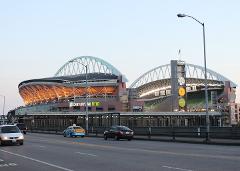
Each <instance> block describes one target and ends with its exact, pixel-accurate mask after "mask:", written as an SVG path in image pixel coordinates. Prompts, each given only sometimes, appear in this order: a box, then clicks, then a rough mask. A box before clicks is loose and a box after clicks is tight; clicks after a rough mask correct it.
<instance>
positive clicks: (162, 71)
mask: <svg viewBox="0 0 240 171" xmlns="http://www.w3.org/2000/svg"><path fill="white" fill-rule="evenodd" d="M185 69H186V78H197V79H204V67H201V66H198V65H193V64H187V63H186V64H185ZM170 78H171V66H170V64H166V65H161V66H158V67H156V68H153V69H151V70H150V71H148V72H146V73H144V74H143V75H141V76H140V77H139V78H138V79H136V80H135V81H134V82H133V83H132V84H131V85H130V88H137V87H140V86H142V85H144V84H147V83H150V82H153V81H157V80H161V79H170ZM207 79H208V80H216V81H221V82H223V83H224V82H225V81H230V84H231V87H237V84H235V83H234V82H232V81H231V80H229V79H228V78H226V77H224V76H223V75H221V74H219V73H217V72H215V71H213V70H210V69H207Z"/></svg>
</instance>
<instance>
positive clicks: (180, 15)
mask: <svg viewBox="0 0 240 171" xmlns="http://www.w3.org/2000/svg"><path fill="white" fill-rule="evenodd" d="M177 16H178V17H186V16H187V15H186V14H177Z"/></svg>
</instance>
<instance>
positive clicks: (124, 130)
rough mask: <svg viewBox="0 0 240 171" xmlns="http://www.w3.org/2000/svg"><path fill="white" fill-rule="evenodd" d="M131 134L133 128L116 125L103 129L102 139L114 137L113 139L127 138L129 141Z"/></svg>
mask: <svg viewBox="0 0 240 171" xmlns="http://www.w3.org/2000/svg"><path fill="white" fill-rule="evenodd" d="M133 134H134V132H133V130H131V129H129V128H128V127H126V126H121V125H116V126H112V127H110V128H109V129H108V130H106V131H104V139H105V140H107V139H108V138H114V139H115V140H119V139H127V140H128V141H131V140H132V138H133Z"/></svg>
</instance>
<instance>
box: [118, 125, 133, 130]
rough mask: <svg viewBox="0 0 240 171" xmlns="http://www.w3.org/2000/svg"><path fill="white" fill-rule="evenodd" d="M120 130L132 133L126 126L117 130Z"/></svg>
mask: <svg viewBox="0 0 240 171" xmlns="http://www.w3.org/2000/svg"><path fill="white" fill-rule="evenodd" d="M117 129H118V130H121V131H131V130H130V129H129V128H128V127H126V126H120V127H118V128H117Z"/></svg>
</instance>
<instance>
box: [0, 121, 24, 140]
mask: <svg viewBox="0 0 240 171" xmlns="http://www.w3.org/2000/svg"><path fill="white" fill-rule="evenodd" d="M23 141H24V136H23V134H22V133H21V131H20V129H19V128H18V127H17V126H15V125H0V145H4V144H19V145H23Z"/></svg>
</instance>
